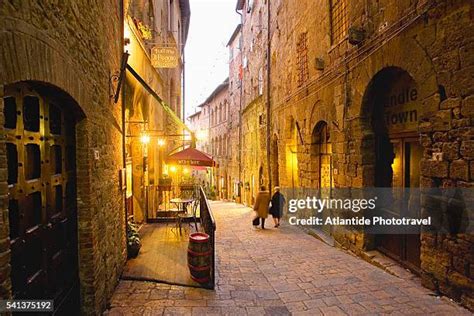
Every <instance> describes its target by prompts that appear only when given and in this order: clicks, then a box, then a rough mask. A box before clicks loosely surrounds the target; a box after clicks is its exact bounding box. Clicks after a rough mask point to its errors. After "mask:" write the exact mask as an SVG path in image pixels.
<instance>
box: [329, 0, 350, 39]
mask: <svg viewBox="0 0 474 316" xmlns="http://www.w3.org/2000/svg"><path fill="white" fill-rule="evenodd" d="M346 4H347V0H329V6H330V15H331V44H333V45H334V44H337V43H339V42H340V41H341V40H342V39H343V38H344V37H345V36H346V32H347V5H346Z"/></svg>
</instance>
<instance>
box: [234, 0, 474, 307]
mask: <svg viewBox="0 0 474 316" xmlns="http://www.w3.org/2000/svg"><path fill="white" fill-rule="evenodd" d="M302 8H304V9H302ZM237 9H238V10H240V12H241V13H242V15H243V19H242V23H243V24H242V38H243V45H242V54H243V55H244V57H243V68H244V71H243V87H244V93H243V112H242V115H243V121H242V128H243V138H244V140H243V142H244V144H243V149H242V151H243V153H244V154H243V157H244V161H243V162H244V167H243V168H244V170H245V171H244V175H243V181H244V189H245V188H249V191H250V192H249V194H248V197H247V198H246V197H245V195H244V201H245V200H247V203H249V202H251V198H252V196H253V195H254V192H253V191H254V190H255V189H254V186H255V185H256V183H257V180H256V179H259V180H260V179H263V180H262V182H263V183H265V184H268V183H270V181H269V177H271V182H272V183H273V184H280V186H282V187H284V188H293V187H294V188H298V187H301V188H347V187H351V188H366V187H403V188H409V187H410V188H413V187H415V188H417V187H422V188H440V189H443V188H472V185H473V176H472V167H473V165H472V161H471V160H472V154H471V153H472V146H473V138H472V137H473V136H472V135H473V127H472V124H473V122H472V111H471V109H472V101H471V100H472V94H473V86H474V85H473V81H474V79H473V77H472V74H473V73H474V72H473V68H474V64H473V62H474V60H473V58H472V56H474V54H473V49H472V48H473V36H472V34H473V28H474V23H473V20H472V10H473V8H472V3H471V2H470V1H393V0H384V1H377V2H356V1H344V0H338V1H316V2H315V1H309V0H308V1H306V0H303V1H271V2H267V1H263V0H256V1H242V0H239V1H237ZM268 15H269V16H270V23H269V25H270V28H269V32H270V41H269V43H268V41H266V37H265V36H262V35H261V34H262V30H261V29H260V28H259V26H262V25H263V26H265V25H267V24H266V18H267V16H268ZM263 32H264V33H265V31H263ZM268 44H269V45H270V47H269V48H270V49H269V53H270V55H269V60H270V62H269V63H266V60H267V58H266V57H267V53H266V48H268V46H266V45H268ZM267 66H269V67H270V69H269V70H270V71H269V72H270V77H269V78H266V77H265V74H264V76H263V78H264V80H263V83H264V89H263V90H264V92H263V93H262V94H259V93H257V92H256V91H258V88H255V85H256V83H258V82H259V80H258V79H259V78H261V76H259V69H260V68H261V67H263V69H264V72H266V71H267V69H266V68H267ZM267 80H269V82H270V87H271V89H270V109H271V116H270V120H269V121H268V122H267V121H266V119H265V104H266V101H265V99H266V98H267V96H266V93H265V91H266V90H265V84H266V83H267V82H268V81H267ZM268 123H269V124H270V131H269V132H268V131H267V132H266V133H265V128H264V127H262V126H260V124H262V125H264V126H265V125H266V124H268ZM267 145H270V146H269V147H270V150H269V151H268V149H267ZM246 151H248V154H246ZM268 152H269V153H270V155H271V159H270V168H268V169H269V170H270V171H268V170H267V167H266V165H265V164H266V161H267V160H266V159H265V155H266V153H268ZM466 203H467V204H468V203H469V201H467V202H466ZM418 211H420V212H430V209H429V205H427V204H426V200H424V201H422V203H421V204H420V208H419V210H418ZM432 215H433V216H440V214H432ZM446 216H448V217H449V216H451V215H449V214H448V215H446ZM323 233H325V234H327V235H328V236H330V237H331V238H332V239H333V240H334V241H335V242H336V244H338V245H340V246H342V247H345V248H348V249H351V250H352V251H354V252H355V253H357V254H360V255H363V254H364V252H365V251H367V250H372V249H377V250H379V251H381V252H384V253H385V254H387V255H389V256H391V257H392V258H395V259H396V260H397V261H399V262H400V263H401V264H403V265H405V266H407V267H409V268H411V269H412V270H414V271H416V272H417V273H419V275H420V276H421V277H422V282H423V284H424V285H425V286H427V287H429V288H432V289H435V290H437V291H440V292H441V293H443V294H445V295H448V296H450V297H452V298H454V299H456V300H458V301H461V303H462V304H464V305H466V306H468V307H470V308H472V307H473V296H472V293H474V292H473V288H472V284H474V283H473V273H472V267H473V263H474V258H473V257H472V247H473V237H472V234H462V233H456V232H451V234H442V233H437V232H422V233H421V234H420V235H411V236H405V237H403V236H397V237H395V238H391V237H390V236H379V235H370V234H368V233H365V232H364V231H362V232H361V231H355V230H352V229H350V228H348V227H336V226H334V227H324V229H323Z"/></svg>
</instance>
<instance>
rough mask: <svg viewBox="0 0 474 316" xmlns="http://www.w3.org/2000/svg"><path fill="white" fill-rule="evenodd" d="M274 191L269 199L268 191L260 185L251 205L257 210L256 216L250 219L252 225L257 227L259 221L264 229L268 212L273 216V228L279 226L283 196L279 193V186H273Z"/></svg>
mask: <svg viewBox="0 0 474 316" xmlns="http://www.w3.org/2000/svg"><path fill="white" fill-rule="evenodd" d="M274 191H275V193H274V194H273V196H272V198H271V199H270V192H268V191H267V190H266V188H265V186H264V185H262V186H261V187H260V192H258V194H257V198H256V199H255V205H254V206H253V209H254V211H255V212H257V216H256V217H255V218H254V220H253V221H252V224H253V226H254V227H257V226H258V224H259V222H260V221H261V225H262V229H265V219H266V218H267V217H268V213H270V214H271V215H272V217H273V221H274V222H275V228H277V227H279V226H280V218H281V216H282V214H283V206H284V205H285V197H284V196H283V194H281V193H280V188H279V187H275V188H274ZM270 203H271V204H270Z"/></svg>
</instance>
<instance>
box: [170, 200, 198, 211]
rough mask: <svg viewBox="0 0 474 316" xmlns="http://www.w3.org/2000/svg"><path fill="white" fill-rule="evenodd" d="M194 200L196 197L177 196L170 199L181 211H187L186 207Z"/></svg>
mask: <svg viewBox="0 0 474 316" xmlns="http://www.w3.org/2000/svg"><path fill="white" fill-rule="evenodd" d="M192 201H194V199H182V198H175V199H171V200H170V202H171V203H174V204H176V207H177V208H178V209H179V210H181V211H186V207H187V206H188V204H189V203H191V202H192Z"/></svg>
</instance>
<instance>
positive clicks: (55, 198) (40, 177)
mask: <svg viewBox="0 0 474 316" xmlns="http://www.w3.org/2000/svg"><path fill="white" fill-rule="evenodd" d="M3 104H4V115H5V120H4V126H3V128H4V131H5V135H6V140H5V143H6V154H7V155H6V156H7V171H8V190H9V194H8V217H9V231H10V249H11V283H12V296H13V298H14V299H31V298H36V299H50V300H54V305H55V308H56V309H55V311H56V312H58V313H66V312H76V311H77V310H79V309H80V296H79V252H78V248H79V242H78V235H79V234H78V204H77V195H78V192H77V191H78V190H77V172H76V151H77V149H78V147H80V144H79V142H77V139H78V137H76V135H77V134H78V133H80V132H81V131H80V130H79V131H78V130H77V128H78V127H77V126H78V124H77V123H78V122H79V121H80V120H82V119H83V118H84V114H83V112H82V110H81V109H80V107H79V106H78V104H77V103H76V102H75V101H74V100H73V99H72V98H71V97H70V96H69V95H68V94H66V93H65V92H64V91H62V90H60V89H58V88H56V87H53V86H51V85H47V84H44V83H41V82H37V81H24V82H19V83H14V84H9V85H7V86H5V89H4V95H3ZM82 132H83V131H82Z"/></svg>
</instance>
